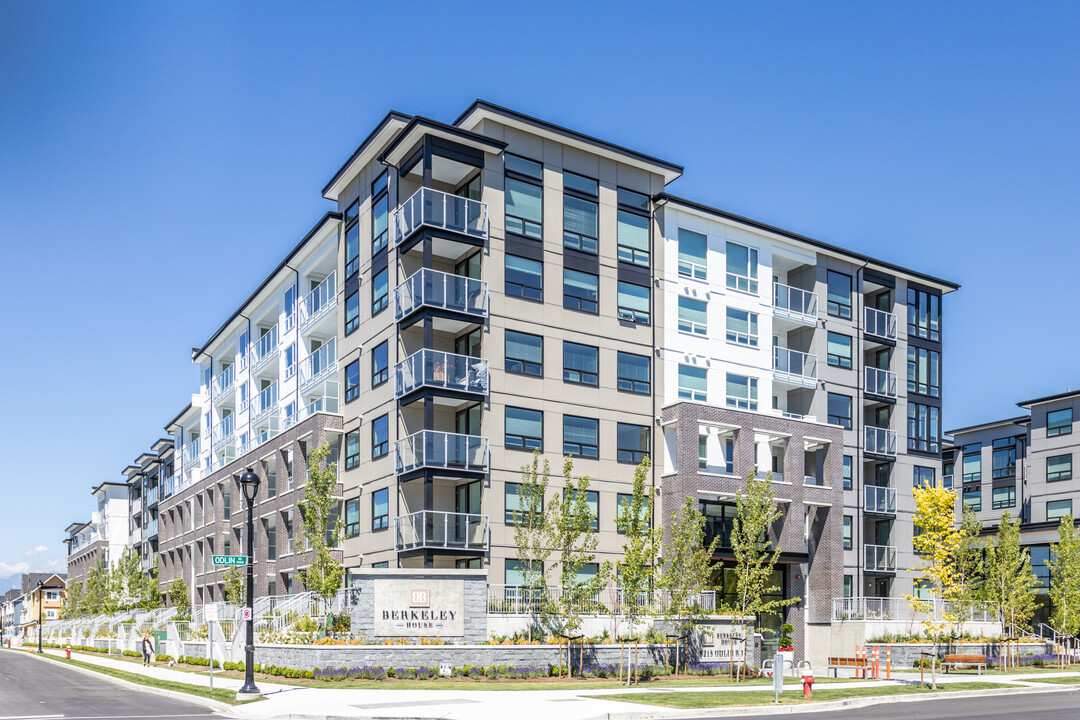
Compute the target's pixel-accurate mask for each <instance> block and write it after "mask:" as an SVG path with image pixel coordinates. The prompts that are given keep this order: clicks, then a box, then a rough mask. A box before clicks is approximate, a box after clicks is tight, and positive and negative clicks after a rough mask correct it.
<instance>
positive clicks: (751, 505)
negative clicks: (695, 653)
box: [731, 469, 799, 677]
mask: <svg viewBox="0 0 1080 720" xmlns="http://www.w3.org/2000/svg"><path fill="white" fill-rule="evenodd" d="M771 483H772V473H769V474H768V475H767V476H766V477H765V479H764V480H759V479H758V477H757V470H756V469H751V470H750V474H749V475H748V476H747V478H746V488H745V489H743V488H739V489H738V490H736V491H735V519H734V521H733V522H732V527H731V550H732V553H733V554H734V555H735V608H734V609H735V612H736V613H737V614H739V615H741V616H742V617H744V618H747V617H753V618H756V617H758V616H760V615H761V614H763V613H777V612H780V611H781V610H783V608H785V607H787V606H788V605H791V604H793V603H796V602H798V601H799V598H797V597H792V598H787V599H782V600H777V599H770V597H769V596H772V595H774V594H779V593H780V587H779V586H778V585H776V584H774V583H773V580H772V577H773V570H774V569H775V567H776V561H777V559H778V558H779V557H780V548H776V549H775V550H770V548H771V547H772V541H771V540H769V528H770V527H771V526H772V524H773V523H774V522H776V521H777V520H778V519H779V518H780V510H779V509H778V508H777V507H776V501H775V500H774V498H773V493H772V485H771ZM748 639H749V638H747V637H745V634H744V637H743V648H744V652H745V648H746V645H747V641H748ZM736 677H738V675H736Z"/></svg>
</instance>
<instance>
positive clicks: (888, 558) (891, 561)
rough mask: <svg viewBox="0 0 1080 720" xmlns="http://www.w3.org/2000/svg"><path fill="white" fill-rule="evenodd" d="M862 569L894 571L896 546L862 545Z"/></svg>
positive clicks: (877, 571) (868, 570)
mask: <svg viewBox="0 0 1080 720" xmlns="http://www.w3.org/2000/svg"><path fill="white" fill-rule="evenodd" d="M863 570H865V571H866V572H876V573H894V572H896V546H895V545H863Z"/></svg>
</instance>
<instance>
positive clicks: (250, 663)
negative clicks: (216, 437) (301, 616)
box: [236, 468, 262, 700]
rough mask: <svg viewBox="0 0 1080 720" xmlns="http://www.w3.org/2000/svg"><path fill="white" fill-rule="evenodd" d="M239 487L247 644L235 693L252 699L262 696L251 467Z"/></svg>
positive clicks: (256, 478)
mask: <svg viewBox="0 0 1080 720" xmlns="http://www.w3.org/2000/svg"><path fill="white" fill-rule="evenodd" d="M240 488H241V490H243V492H244V500H246V501H247V605H246V607H245V608H244V615H245V616H246V618H247V644H246V645H245V646H244V653H245V654H244V686H243V687H242V688H240V690H239V692H237V693H236V699H237V700H254V699H255V698H259V697H262V692H260V691H259V688H257V687H256V686H255V618H254V607H255V537H254V535H253V533H254V531H255V524H254V521H253V520H252V512H253V510H254V508H255V496H256V495H258V494H259V476H258V475H256V474H255V473H253V472H252V471H251V468H248V469H247V470H246V471H245V472H244V473H243V474H242V475H240Z"/></svg>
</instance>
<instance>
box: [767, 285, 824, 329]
mask: <svg viewBox="0 0 1080 720" xmlns="http://www.w3.org/2000/svg"><path fill="white" fill-rule="evenodd" d="M773 314H774V315H779V316H780V317H786V318H791V319H792V320H799V321H801V322H806V323H811V324H813V323H817V316H818V309H817V293H813V292H810V291H809V290H802V289H800V288H797V287H791V286H790V285H784V284H783V283H773Z"/></svg>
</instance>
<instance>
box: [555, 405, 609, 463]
mask: <svg viewBox="0 0 1080 720" xmlns="http://www.w3.org/2000/svg"><path fill="white" fill-rule="evenodd" d="M563 455H574V456H577V457H583V458H596V457H599V456H600V421H599V420H594V419H592V418H583V417H577V416H575V415H563Z"/></svg>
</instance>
